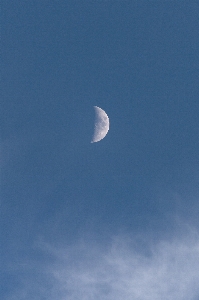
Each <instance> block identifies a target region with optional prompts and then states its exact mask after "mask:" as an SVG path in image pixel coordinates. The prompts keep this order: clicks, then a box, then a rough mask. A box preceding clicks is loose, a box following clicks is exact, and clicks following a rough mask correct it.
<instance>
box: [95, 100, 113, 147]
mask: <svg viewBox="0 0 199 300" xmlns="http://www.w3.org/2000/svg"><path fill="white" fill-rule="evenodd" d="M94 109H95V128H94V134H93V138H92V141H91V143H96V142H99V141H101V140H102V139H103V138H104V137H105V136H106V135H107V133H108V131H109V118H108V116H107V114H106V113H105V111H104V110H103V109H101V108H100V107H98V106H94Z"/></svg>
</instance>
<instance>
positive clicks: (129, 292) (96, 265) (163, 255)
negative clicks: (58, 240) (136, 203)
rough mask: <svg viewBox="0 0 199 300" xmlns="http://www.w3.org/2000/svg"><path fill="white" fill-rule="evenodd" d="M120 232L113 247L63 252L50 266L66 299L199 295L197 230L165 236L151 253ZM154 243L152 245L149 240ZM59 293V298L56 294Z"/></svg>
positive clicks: (177, 298)
mask: <svg viewBox="0 0 199 300" xmlns="http://www.w3.org/2000/svg"><path fill="white" fill-rule="evenodd" d="M135 244H136V243H134V246H132V245H130V244H129V243H125V241H124V239H122V238H119V239H116V240H114V241H113V243H112V245H111V246H110V248H109V249H108V250H106V251H105V250H99V249H98V250H97V249H94V248H93V247H91V246H89V245H87V246H86V245H85V244H84V246H81V245H78V246H77V248H73V249H71V250H70V251H68V250H66V254H67V255H65V254H63V252H62V254H61V253H59V254H58V257H59V262H58V261H57V263H56V264H55V266H53V268H50V273H51V274H52V277H53V278H54V283H55V286H56V290H59V291H61V294H62V297H61V298H59V299H60V300H62V299H63V300H64V299H67V300H79V299H81V300H90V299H92V300H98V299H100V300H112V299H113V300H117V299H118V300H119V299H125V300H132V299H136V300H156V299H157V300H159V299H161V300H164V299H165V300H168V299H170V300H174V299H175V300H187V299H190V300H192V299H196V297H199V285H198V282H199V237H198V235H197V234H195V235H194V237H193V236H192V237H191V236H187V235H186V237H184V239H182V238H181V239H174V240H173V241H160V242H159V243H157V244H156V245H155V246H153V247H151V248H150V249H149V248H148V249H147V252H148V254H146V253H145V254H144V252H143V251H142V254H141V253H139V252H138V250H135V248H136V247H135ZM148 247H149V246H148ZM55 299H58V298H55Z"/></svg>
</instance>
